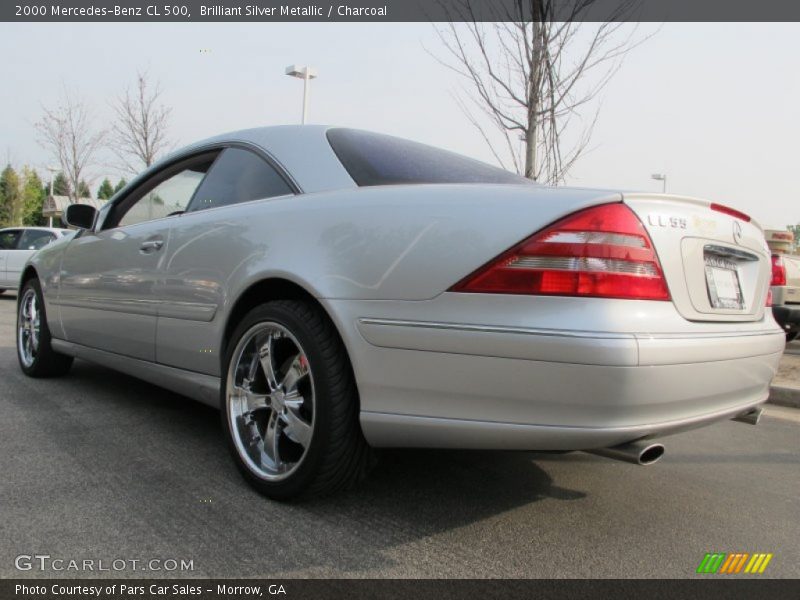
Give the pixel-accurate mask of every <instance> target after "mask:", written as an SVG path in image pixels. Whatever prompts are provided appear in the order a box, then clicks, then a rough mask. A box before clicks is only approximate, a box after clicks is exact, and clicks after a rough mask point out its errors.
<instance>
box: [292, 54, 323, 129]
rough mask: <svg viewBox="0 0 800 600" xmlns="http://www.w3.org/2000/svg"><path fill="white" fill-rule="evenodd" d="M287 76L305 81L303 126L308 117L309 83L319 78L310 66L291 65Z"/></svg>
mask: <svg viewBox="0 0 800 600" xmlns="http://www.w3.org/2000/svg"><path fill="white" fill-rule="evenodd" d="M286 74H287V75H289V76H291V77H297V78H298V79H302V80H303V121H302V123H303V125H305V124H306V118H307V117H308V94H309V89H308V82H309V81H311V80H312V79H314V78H315V77H316V76H317V71H316V69H314V68H312V67H308V66H300V65H290V66H288V67H286Z"/></svg>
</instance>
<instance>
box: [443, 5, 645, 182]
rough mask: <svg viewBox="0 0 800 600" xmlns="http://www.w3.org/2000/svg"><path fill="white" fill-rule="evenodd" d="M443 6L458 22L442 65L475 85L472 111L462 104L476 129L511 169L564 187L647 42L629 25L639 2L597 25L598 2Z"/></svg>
mask: <svg viewBox="0 0 800 600" xmlns="http://www.w3.org/2000/svg"><path fill="white" fill-rule="evenodd" d="M440 1H441V5H442V7H443V8H444V9H445V11H446V14H447V15H448V16H449V18H450V22H449V23H447V24H446V25H444V26H441V27H439V28H437V32H438V33H439V37H440V39H441V40H442V42H443V44H444V48H445V53H446V56H445V57H444V58H441V59H439V60H440V62H442V64H444V65H445V66H447V67H448V68H450V69H452V70H454V71H456V72H457V73H459V74H460V75H462V76H463V77H464V78H465V79H466V80H467V82H466V91H467V95H468V98H469V101H464V99H463V97H459V98H458V102H459V105H460V106H461V108H462V110H464V112H465V114H466V115H467V118H468V119H469V121H470V122H471V123H472V124H473V125H474V126H475V127H476V128H477V129H478V130H479V131H480V133H481V135H482V136H483V138H484V140H485V141H486V143H487V144H488V145H489V147H490V149H491V151H492V153H493V155H494V156H495V158H496V159H497V161H498V162H499V163H500V164H501V165H502V166H504V167H506V168H512V169H514V170H516V171H517V172H519V173H521V174H524V175H525V176H526V177H528V178H530V179H533V180H537V181H543V182H546V183H551V184H554V185H555V184H558V183H560V182H562V181H563V180H564V177H565V176H566V174H567V172H568V171H569V169H570V168H571V167H572V166H573V165H574V164H575V162H576V161H577V160H578V158H579V157H580V156H581V155H582V154H583V153H584V151H585V150H586V149H587V147H588V144H589V141H590V138H591V135H592V130H593V128H594V124H595V122H596V120H597V115H598V113H599V107H593V106H592V104H593V102H592V101H593V100H595V99H596V98H597V96H598V95H599V94H600V92H601V91H602V90H603V88H604V87H605V86H606V85H607V84H608V82H609V81H610V80H611V78H612V77H613V76H614V74H615V73H616V72H617V70H618V69H619V67H620V66H621V61H622V58H623V57H624V55H625V54H626V53H627V52H628V51H629V50H631V49H632V48H633V47H634V46H636V45H638V44H640V43H641V42H643V41H644V39H646V37H640V38H639V39H636V35H635V32H636V27H635V26H630V25H629V24H628V23H626V21H628V20H629V19H630V18H631V16H633V14H634V13H635V11H636V10H637V8H638V5H639V0H616V2H617V3H616V4H615V5H614V7H615V8H614V10H613V13H612V14H608V15H605V17H606V19H608V20H606V21H603V22H596V23H592V22H582V19H583V18H584V17H586V15H587V13H588V11H590V10H591V9H592V8H593V4H594V3H595V2H596V1H597V0H440ZM475 2H477V4H475ZM478 13H480V18H479V16H478ZM486 21H490V22H486ZM475 108H477V109H478V110H479V112H481V113H483V114H484V115H485V117H484V118H479V117H478V116H476V114H475V112H474V109H475ZM590 109H592V110H590ZM587 110H589V112H590V114H589V115H588V116H587V115H585V114H584V113H586V112H587ZM486 117H488V122H489V123H491V124H492V125H493V126H494V127H496V128H497V129H498V130H499V131H500V132H501V137H500V140H501V141H500V142H499V143H498V142H496V141H493V136H491V135H490V134H489V131H487V127H486V126H485V125H484V123H486ZM576 122H577V123H578V124H579V125H580V126H581V127H579V128H576V127H575V124H576ZM578 129H580V131H578ZM495 139H496V136H495ZM569 140H571V143H567V142H568V141H569Z"/></svg>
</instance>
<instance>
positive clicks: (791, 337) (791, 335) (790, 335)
mask: <svg viewBox="0 0 800 600" xmlns="http://www.w3.org/2000/svg"><path fill="white" fill-rule="evenodd" d="M798 333H800V332H798V331H789V332H787V333H786V343H787V344H788V343H789V342H793V341H794V340H795V339H796V338H797V335H798Z"/></svg>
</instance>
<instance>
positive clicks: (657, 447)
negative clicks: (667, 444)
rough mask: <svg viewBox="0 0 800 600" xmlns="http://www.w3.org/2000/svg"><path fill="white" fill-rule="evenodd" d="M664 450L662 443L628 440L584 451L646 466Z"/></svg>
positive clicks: (659, 456) (653, 461) (655, 459)
mask: <svg viewBox="0 0 800 600" xmlns="http://www.w3.org/2000/svg"><path fill="white" fill-rule="evenodd" d="M664 450H665V449H664V445H663V444H659V443H658V442H641V441H634V442H628V443H627V444H620V445H619V446H612V447H611V448H596V449H594V450H586V452H588V453H589V454H596V455H597V456H604V457H606V458H613V459H614V460H621V461H623V462H629V463H633V464H636V465H643V466H646V465H652V464H654V463H656V462H658V461H659V459H660V458H661V457H662V456H664Z"/></svg>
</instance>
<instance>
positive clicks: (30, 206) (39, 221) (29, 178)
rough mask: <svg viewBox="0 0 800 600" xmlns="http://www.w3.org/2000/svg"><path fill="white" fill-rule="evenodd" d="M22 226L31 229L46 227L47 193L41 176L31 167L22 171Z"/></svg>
mask: <svg viewBox="0 0 800 600" xmlns="http://www.w3.org/2000/svg"><path fill="white" fill-rule="evenodd" d="M21 191H22V202H21V205H22V214H21V216H22V224H23V225H27V226H29V227H31V226H36V225H44V224H45V223H46V219H45V218H44V217H43V216H42V205H43V204H44V200H45V197H46V196H47V193H46V192H45V187H44V185H43V183H42V180H41V178H40V177H39V174H38V173H37V172H36V171H35V170H34V169H31V168H30V167H23V169H22V190H21Z"/></svg>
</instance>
